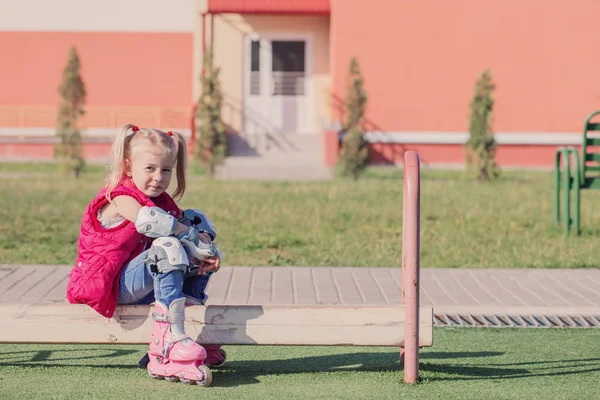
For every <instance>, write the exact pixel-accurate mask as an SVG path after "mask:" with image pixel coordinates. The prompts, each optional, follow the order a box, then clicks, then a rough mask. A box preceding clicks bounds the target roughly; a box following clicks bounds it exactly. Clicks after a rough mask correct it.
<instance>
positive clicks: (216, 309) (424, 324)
mask: <svg viewBox="0 0 600 400" xmlns="http://www.w3.org/2000/svg"><path fill="white" fill-rule="evenodd" d="M152 309H153V307H151V306H147V305H135V306H119V307H118V308H117V312H116V313H115V315H114V317H113V318H111V319H108V318H104V317H102V316H100V315H99V314H97V313H96V312H95V311H94V310H92V309H91V308H90V307H88V306H86V305H73V304H62V303H61V304H52V303H32V304H19V303H2V304H0V323H2V326H3V327H4V328H3V329H2V332H1V333H0V343H104V344H108V343H112V344H147V343H148V340H149V338H150V334H151V330H152V323H153V321H152ZM419 314H420V321H419V346H420V347H423V346H431V345H432V344H433V309H432V308H431V307H421V309H420V313H419ZM404 323H405V313H404V307H402V306H357V307H352V306H274V305H270V306H260V305H209V306H206V307H203V306H191V307H187V308H186V319H185V326H186V332H187V334H188V335H190V336H191V337H192V338H194V339H195V340H196V341H197V342H199V343H205V344H225V345H308V346H394V347H398V348H400V347H403V346H404V337H405V333H404V332H405V330H404Z"/></svg>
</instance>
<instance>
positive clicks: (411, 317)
mask: <svg viewBox="0 0 600 400" xmlns="http://www.w3.org/2000/svg"><path fill="white" fill-rule="evenodd" d="M419 207H420V161H419V156H418V154H417V153H416V152H413V151H409V152H406V154H405V155H404V201H403V230H402V283H403V287H402V298H403V301H404V305H403V306H368V305H365V306H329V305H319V306H301V305H289V306H286V305H281V306H279V305H268V306H266V305H208V306H191V307H187V308H186V319H185V325H186V333H187V334H188V335H189V336H191V337H192V338H194V339H195V340H196V341H198V342H199V343H204V344H224V345H305V346H394V347H398V348H401V349H402V350H400V354H401V358H402V357H404V381H405V382H407V383H415V382H417V381H418V380H419V347H424V346H432V345H433V309H432V308H431V307H420V305H419V304H420V303H419V246H420V241H419V237H420V228H419V219H420V208H419ZM152 308H153V307H151V306H148V305H133V306H119V307H117V311H116V313H115V315H114V317H113V318H110V319H108V318H104V317H102V316H100V315H99V314H97V313H96V312H95V311H94V310H93V309H91V308H90V307H88V306H87V305H72V304H66V303H60V304H57V303H28V304H24V303H0V323H2V324H3V328H2V330H0V343H116V344H146V343H148V340H149V338H150V335H151V330H152V324H153V320H152Z"/></svg>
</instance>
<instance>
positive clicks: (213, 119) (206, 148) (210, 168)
mask: <svg viewBox="0 0 600 400" xmlns="http://www.w3.org/2000/svg"><path fill="white" fill-rule="evenodd" d="M203 63H204V73H203V75H202V76H201V78H200V82H201V86H202V94H201V95H200V98H199V99H198V103H197V104H196V113H195V116H194V124H195V130H196V143H195V148H194V156H195V158H196V159H198V160H199V161H200V162H201V163H202V165H203V166H204V167H206V169H207V172H208V174H209V176H211V177H214V176H215V170H216V167H217V165H221V164H223V162H224V161H225V157H226V155H227V134H226V133H225V124H224V123H223V120H222V119H221V104H222V102H223V95H222V93H221V85H220V83H219V72H220V71H219V68H215V67H213V65H212V53H211V51H210V50H207V52H206V53H205V54H204V59H203Z"/></svg>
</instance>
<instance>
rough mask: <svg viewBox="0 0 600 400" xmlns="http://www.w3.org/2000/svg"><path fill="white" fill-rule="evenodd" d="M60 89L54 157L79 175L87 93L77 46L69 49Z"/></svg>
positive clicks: (82, 162) (63, 168) (64, 169)
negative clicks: (81, 119)
mask: <svg viewBox="0 0 600 400" xmlns="http://www.w3.org/2000/svg"><path fill="white" fill-rule="evenodd" d="M58 91H59V94H60V98H61V99H60V103H59V110H58V118H57V127H56V137H57V140H58V143H56V144H55V146H54V158H55V159H57V161H58V163H59V168H60V171H61V172H62V173H63V174H65V175H66V174H71V175H74V176H75V177H78V176H79V173H80V172H81V170H82V169H83V167H84V165H85V160H84V158H83V152H82V148H81V131H80V129H79V124H78V122H79V118H81V116H83V114H84V113H85V111H84V109H83V107H84V105H85V98H86V92H85V85H84V83H83V80H82V78H81V74H80V62H79V56H78V55H77V50H76V49H75V48H74V47H72V48H71V50H70V52H69V59H68V61H67V65H66V66H65V69H64V71H63V79H62V83H61V85H60V87H59V90H58Z"/></svg>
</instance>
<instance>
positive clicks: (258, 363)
mask: <svg viewBox="0 0 600 400" xmlns="http://www.w3.org/2000/svg"><path fill="white" fill-rule="evenodd" d="M264 351H265V352H264V354H265V357H267V358H268V356H269V348H267V347H265V349H264ZM81 353H84V355H81ZM134 353H140V355H141V354H142V352H141V351H138V350H127V349H122V350H121V349H102V348H93V349H85V350H83V351H82V350H81V349H59V350H31V351H15V352H10V351H8V352H5V353H4V354H3V359H2V361H1V362H0V366H9V365H10V366H19V367H23V368H34V367H43V368H48V367H75V368H76V367H92V368H115V369H121V368H122V369H139V367H138V366H137V363H132V362H131V359H130V357H128V359H127V360H118V358H119V357H127V356H130V355H133V354H134ZM503 355H504V353H503V352H492V351H480V352H424V353H421V355H420V361H421V362H420V370H421V372H422V374H421V376H422V377H423V378H424V380H425V381H429V382H435V381H471V380H484V379H489V380H497V379H519V378H529V377H542V376H560V375H573V374H581V373H589V372H597V371H600V358H587V359H572V360H568V359H566V360H547V361H531V362H527V361H526V362H515V363H502V364H496V363H494V364H490V363H489V361H490V360H489V359H490V358H493V357H501V356H503ZM106 358H109V359H110V361H111V363H110V364H103V363H102V362H101V361H98V362H94V361H93V360H98V359H106ZM459 359H466V360H464V361H463V362H462V363H460V362H453V363H449V364H446V363H435V360H446V361H451V362H452V361H454V360H459ZM484 359H485V360H484ZM81 360H90V362H85V363H78V361H81ZM74 361H75V362H74ZM118 361H122V363H119V362H118ZM136 361H137V360H136ZM478 363H481V365H478ZM312 372H353V373H361V372H398V373H399V374H400V375H401V374H402V364H401V363H400V362H399V360H398V352H396V351H391V352H386V353H367V352H361V353H347V354H335V355H325V356H311V357H301V358H292V359H277V360H269V359H265V360H244V361H235V360H231V361H228V362H227V363H226V364H225V365H224V366H223V367H222V368H220V369H218V370H214V371H213V374H214V381H213V386H218V387H236V386H244V385H250V384H256V383H259V382H260V381H259V379H258V377H259V376H261V375H271V376H273V375H286V374H297V373H312ZM399 379H400V377H399Z"/></svg>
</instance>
